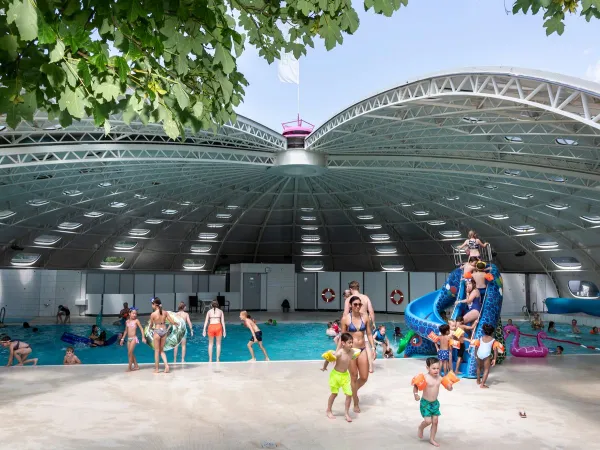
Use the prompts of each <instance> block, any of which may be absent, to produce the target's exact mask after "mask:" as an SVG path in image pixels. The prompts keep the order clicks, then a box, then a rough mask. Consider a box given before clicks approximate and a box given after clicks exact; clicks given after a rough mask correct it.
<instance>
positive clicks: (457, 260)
mask: <svg viewBox="0 0 600 450" xmlns="http://www.w3.org/2000/svg"><path fill="white" fill-rule="evenodd" d="M479 254H480V258H481V259H483V260H484V261H486V262H488V263H491V262H492V260H493V256H492V246H491V245H490V244H489V243H488V245H486V246H485V247H482V248H480V249H479ZM463 256H464V258H463ZM453 257H454V265H455V266H456V267H458V266H462V265H463V264H464V263H466V262H467V261H468V260H469V257H468V256H467V253H466V252H465V251H464V250H457V249H456V248H454V250H453Z"/></svg>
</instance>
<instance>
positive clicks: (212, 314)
mask: <svg viewBox="0 0 600 450" xmlns="http://www.w3.org/2000/svg"><path fill="white" fill-rule="evenodd" d="M210 306H211V308H212V309H210V310H208V312H207V313H206V319H205V320H204V330H203V331H202V336H204V337H206V327H207V326H208V362H212V354H213V343H214V340H215V338H217V362H219V361H220V359H221V339H223V338H224V337H225V336H226V335H227V332H226V331H225V316H224V315H223V311H221V310H220V309H219V302H218V301H216V300H213V302H212V303H211V304H210Z"/></svg>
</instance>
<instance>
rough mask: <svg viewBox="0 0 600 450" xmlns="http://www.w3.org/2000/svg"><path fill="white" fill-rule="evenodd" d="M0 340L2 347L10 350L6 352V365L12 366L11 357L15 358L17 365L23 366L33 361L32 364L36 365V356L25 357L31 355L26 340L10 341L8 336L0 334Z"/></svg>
mask: <svg viewBox="0 0 600 450" xmlns="http://www.w3.org/2000/svg"><path fill="white" fill-rule="evenodd" d="M0 342H2V347H8V348H9V352H10V353H9V354H8V364H6V367H10V366H12V363H13V358H17V361H19V363H18V364H17V365H18V366H23V365H25V364H27V363H33V365H34V366H35V365H37V362H38V359H37V358H32V359H25V358H27V357H28V356H29V355H31V352H32V350H31V346H30V345H29V344H28V343H27V342H23V341H16V340H15V341H11V340H10V336H2V339H1V340H0Z"/></svg>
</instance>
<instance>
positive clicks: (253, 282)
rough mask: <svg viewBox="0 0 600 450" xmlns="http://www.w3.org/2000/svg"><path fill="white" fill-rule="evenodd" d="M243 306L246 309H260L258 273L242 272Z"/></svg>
mask: <svg viewBox="0 0 600 450" xmlns="http://www.w3.org/2000/svg"><path fill="white" fill-rule="evenodd" d="M243 276H244V286H243V292H244V298H243V299H242V305H243V308H244V309H245V310H246V311H259V310H260V282H261V280H260V273H244V274H243Z"/></svg>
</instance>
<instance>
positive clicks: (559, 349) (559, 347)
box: [553, 345, 565, 356]
mask: <svg viewBox="0 0 600 450" xmlns="http://www.w3.org/2000/svg"><path fill="white" fill-rule="evenodd" d="M564 351H565V348H564V347H563V346H562V345H557V346H556V350H555V351H554V352H553V353H554V354H555V355H556V356H560V355H562V354H563V352H564Z"/></svg>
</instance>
